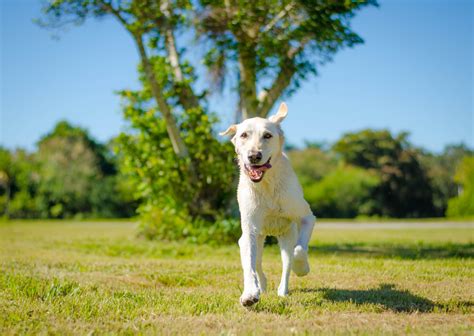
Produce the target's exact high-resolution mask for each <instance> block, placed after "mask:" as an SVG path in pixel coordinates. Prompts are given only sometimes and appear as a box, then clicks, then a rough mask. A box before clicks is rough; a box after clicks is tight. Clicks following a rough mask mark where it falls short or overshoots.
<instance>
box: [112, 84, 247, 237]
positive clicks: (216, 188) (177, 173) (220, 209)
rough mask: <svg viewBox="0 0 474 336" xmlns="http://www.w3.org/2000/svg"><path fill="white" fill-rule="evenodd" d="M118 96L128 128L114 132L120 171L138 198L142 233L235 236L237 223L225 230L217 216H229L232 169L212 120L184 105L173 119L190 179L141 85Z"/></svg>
mask: <svg viewBox="0 0 474 336" xmlns="http://www.w3.org/2000/svg"><path fill="white" fill-rule="evenodd" d="M121 96H122V98H123V99H124V115H125V118H126V119H127V120H128V121H129V122H130V131H129V132H127V133H122V134H121V135H120V136H119V138H118V145H119V146H118V148H119V150H120V153H121V154H120V155H121V158H122V161H123V169H124V171H125V172H126V174H128V175H129V176H130V177H131V178H132V179H133V181H134V183H135V185H136V190H137V197H138V198H139V199H141V205H140V207H139V209H138V211H139V213H140V215H141V222H142V224H141V231H142V233H143V234H144V235H145V236H146V237H149V238H151V237H159V238H163V239H170V240H171V239H180V238H186V239H191V240H196V241H200V242H202V241H206V240H211V239H213V240H215V241H220V242H224V241H227V239H228V238H225V237H234V236H235V235H236V232H238V230H239V228H238V226H235V225H234V226H232V228H231V230H230V231H232V233H230V232H228V231H229V228H228V226H226V225H227V224H223V225H221V224H220V223H226V222H225V221H220V218H222V217H223V216H224V215H227V216H228V215H230V213H229V211H230V210H229V209H230V203H231V202H232V198H233V193H234V188H235V185H234V184H233V183H232V181H234V180H235V174H236V171H237V170H236V169H235V166H234V164H233V157H234V155H233V148H232V146H231V145H230V144H228V143H221V142H219V141H217V139H216V138H215V136H214V135H213V133H212V125H213V124H214V123H215V121H216V119H215V118H214V117H212V116H209V115H208V114H207V113H205V111H204V110H202V109H200V108H197V109H188V110H186V111H185V113H182V114H180V115H179V117H178V119H177V121H178V124H179V126H180V131H181V134H182V137H183V140H184V142H185V143H186V144H187V145H188V147H189V155H190V160H192V162H193V166H194V167H195V172H194V173H195V178H196V179H194V178H193V176H191V175H190V174H189V172H188V170H187V167H188V166H189V165H188V164H187V163H188V162H187V161H186V160H187V159H185V158H180V157H178V156H177V155H176V154H175V153H174V151H173V147H172V145H171V142H170V140H169V137H168V135H167V130H166V122H165V121H164V120H163V119H162V118H160V117H159V116H158V114H157V111H156V109H154V108H153V107H149V106H150V102H149V96H148V95H147V94H146V88H145V91H143V92H131V91H123V92H121ZM215 221H217V224H216V223H215ZM217 231H218V232H217Z"/></svg>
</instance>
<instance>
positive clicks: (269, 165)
mask: <svg viewBox="0 0 474 336" xmlns="http://www.w3.org/2000/svg"><path fill="white" fill-rule="evenodd" d="M271 167H272V165H271V164H270V162H267V163H265V164H264V165H261V166H260V167H258V168H256V170H259V171H261V172H264V171H265V170H268V169H270V168H271Z"/></svg>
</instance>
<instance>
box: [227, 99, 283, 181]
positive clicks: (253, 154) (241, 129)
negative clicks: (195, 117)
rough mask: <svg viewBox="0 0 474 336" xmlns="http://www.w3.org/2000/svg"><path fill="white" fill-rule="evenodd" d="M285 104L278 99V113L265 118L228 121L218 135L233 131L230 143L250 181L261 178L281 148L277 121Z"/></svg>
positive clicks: (279, 128) (281, 115) (280, 135)
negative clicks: (230, 122) (236, 122)
mask: <svg viewBox="0 0 474 336" xmlns="http://www.w3.org/2000/svg"><path fill="white" fill-rule="evenodd" d="M287 113H288V108H287V106H286V104H285V103H281V105H280V107H279V109H278V112H277V114H275V115H273V116H271V117H269V118H268V119H264V118H258V117H256V118H251V119H247V120H244V121H242V122H241V123H240V124H235V125H231V126H230V127H229V128H228V129H227V130H225V131H224V132H221V133H220V135H232V136H233V137H232V140H231V141H232V143H233V144H234V146H235V151H236V153H237V155H238V158H239V163H240V165H241V167H243V168H244V171H245V173H246V174H247V175H248V177H249V178H250V180H251V181H252V182H260V181H261V180H262V179H263V176H264V175H265V172H266V171H267V170H268V169H271V167H272V160H276V159H278V156H279V155H281V152H282V148H283V131H282V130H281V127H280V123H281V122H282V121H283V119H285V117H286V115H287Z"/></svg>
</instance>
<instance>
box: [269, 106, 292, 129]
mask: <svg viewBox="0 0 474 336" xmlns="http://www.w3.org/2000/svg"><path fill="white" fill-rule="evenodd" d="M287 115H288V106H286V104H285V103H281V104H280V107H279V108H278V112H277V113H276V114H275V115H272V116H271V117H270V118H268V119H269V120H270V121H271V122H274V123H276V124H279V123H281V122H282V121H283V119H285V118H286V116H287Z"/></svg>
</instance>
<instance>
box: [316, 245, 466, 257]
mask: <svg viewBox="0 0 474 336" xmlns="http://www.w3.org/2000/svg"><path fill="white" fill-rule="evenodd" d="M310 250H311V252H314V253H316V254H336V255H345V256H350V255H354V256H357V255H359V256H360V255H361V256H371V257H379V258H400V259H412V260H416V259H444V258H474V243H465V244H462V243H447V244H440V245H429V244H411V245H392V244H365V243H360V244H358V243H354V244H350V243H346V244H323V245H318V244H317V243H316V246H311V247H310Z"/></svg>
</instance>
